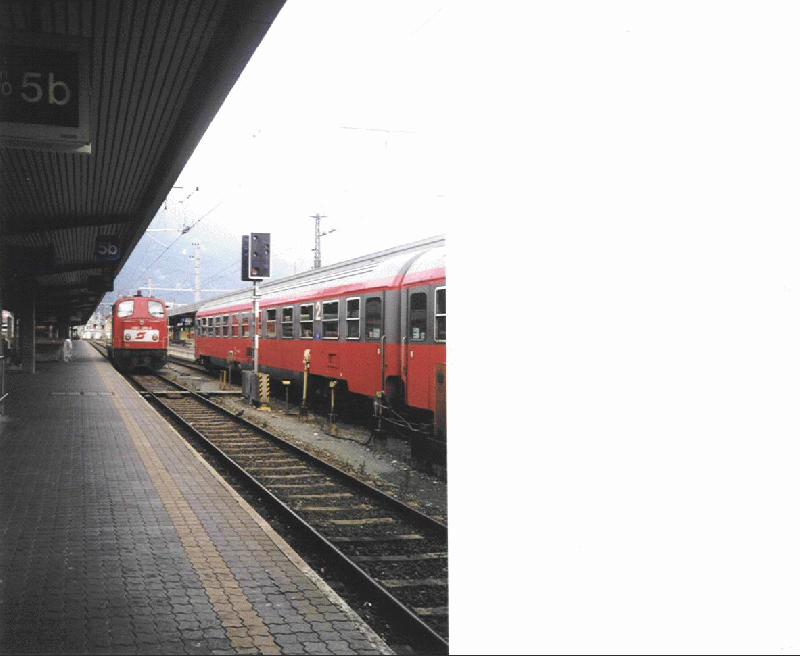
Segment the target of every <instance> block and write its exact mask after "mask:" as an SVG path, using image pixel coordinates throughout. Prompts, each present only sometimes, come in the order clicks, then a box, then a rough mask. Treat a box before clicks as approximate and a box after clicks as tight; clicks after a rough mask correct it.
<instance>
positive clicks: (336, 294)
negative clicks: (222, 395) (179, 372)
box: [195, 238, 447, 433]
mask: <svg viewBox="0 0 800 656" xmlns="http://www.w3.org/2000/svg"><path fill="white" fill-rule="evenodd" d="M260 294H261V298H260V304H259V317H258V323H257V325H256V327H255V329H256V330H258V331H259V337H260V343H259V370H260V371H265V372H268V373H270V375H272V376H274V377H278V378H280V379H290V380H293V381H294V382H295V383H296V384H298V385H299V384H301V381H302V375H303V362H304V355H305V354H306V352H308V355H309V357H310V368H309V373H310V374H311V377H312V383H316V384H317V386H318V387H327V383H328V381H330V380H336V381H338V382H339V385H338V386H337V390H339V389H342V388H343V387H345V388H346V389H347V390H348V391H349V392H350V393H352V394H358V395H364V396H367V397H373V398H374V397H375V395H376V394H377V393H379V392H383V393H385V394H386V397H387V398H388V400H389V401H390V403H392V404H393V405H394V404H398V405H399V404H402V405H405V406H408V407H409V408H417V409H421V410H426V411H429V412H431V413H434V414H435V424H436V426H437V432H442V433H443V432H444V417H445V412H446V404H445V366H446V358H445V341H446V319H447V314H446V278H445V249H444V240H443V239H441V238H435V239H430V240H426V241H423V242H417V243H415V244H410V245H408V246H404V247H398V248H394V249H390V250H387V251H382V252H380V253H376V254H373V255H368V256H365V257H361V258H357V259H354V260H350V261H348V262H343V263H341V264H337V265H332V266H328V267H325V268H322V269H316V270H313V271H308V272H306V273H302V274H298V275H295V276H291V277H289V278H283V279H280V280H276V281H271V282H269V283H266V284H264V285H262V286H261V287H260ZM252 330H253V316H252V294H251V292H249V291H243V292H240V293H237V294H232V295H229V296H226V297H224V298H220V299H216V300H214V301H211V302H209V303H207V304H205V305H203V306H202V307H201V308H200V310H198V312H197V325H196V338H195V357H196V359H197V360H199V361H201V362H203V363H204V364H206V366H220V367H222V366H225V365H226V364H227V362H229V361H232V362H233V363H234V364H235V366H238V367H240V368H249V365H250V364H251V363H252V357H253V334H252V332H251V331H252Z"/></svg>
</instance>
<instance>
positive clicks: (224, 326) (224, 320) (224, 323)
mask: <svg viewBox="0 0 800 656" xmlns="http://www.w3.org/2000/svg"><path fill="white" fill-rule="evenodd" d="M229 319H230V317H228V315H227V314H226V315H225V316H224V317H222V336H223V337H227V336H228V335H229V334H230V330H229V329H228V321H229Z"/></svg>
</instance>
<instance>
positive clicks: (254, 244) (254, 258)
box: [250, 232, 270, 280]
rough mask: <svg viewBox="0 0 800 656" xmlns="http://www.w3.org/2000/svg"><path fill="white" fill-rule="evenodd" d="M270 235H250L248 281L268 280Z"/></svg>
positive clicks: (266, 233)
mask: <svg viewBox="0 0 800 656" xmlns="http://www.w3.org/2000/svg"><path fill="white" fill-rule="evenodd" d="M269 246H270V233H268V232H251V233H250V279H251V280H263V279H264V278H269Z"/></svg>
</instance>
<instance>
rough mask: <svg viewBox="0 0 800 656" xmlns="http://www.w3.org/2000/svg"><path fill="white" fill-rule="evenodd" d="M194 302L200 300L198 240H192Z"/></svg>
mask: <svg viewBox="0 0 800 656" xmlns="http://www.w3.org/2000/svg"><path fill="white" fill-rule="evenodd" d="M192 245H193V246H194V302H195V303H198V302H199V301H200V242H197V241H196V242H194V243H193V244H192Z"/></svg>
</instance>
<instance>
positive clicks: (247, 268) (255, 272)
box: [242, 232, 270, 374]
mask: <svg viewBox="0 0 800 656" xmlns="http://www.w3.org/2000/svg"><path fill="white" fill-rule="evenodd" d="M269 251H270V233H268V232H251V233H250V234H249V235H242V280H252V281H253V319H252V326H253V328H252V330H253V371H254V372H255V373H256V374H257V373H258V333H259V326H258V281H259V280H264V279H265V278H269V255H270V253H269Z"/></svg>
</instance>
